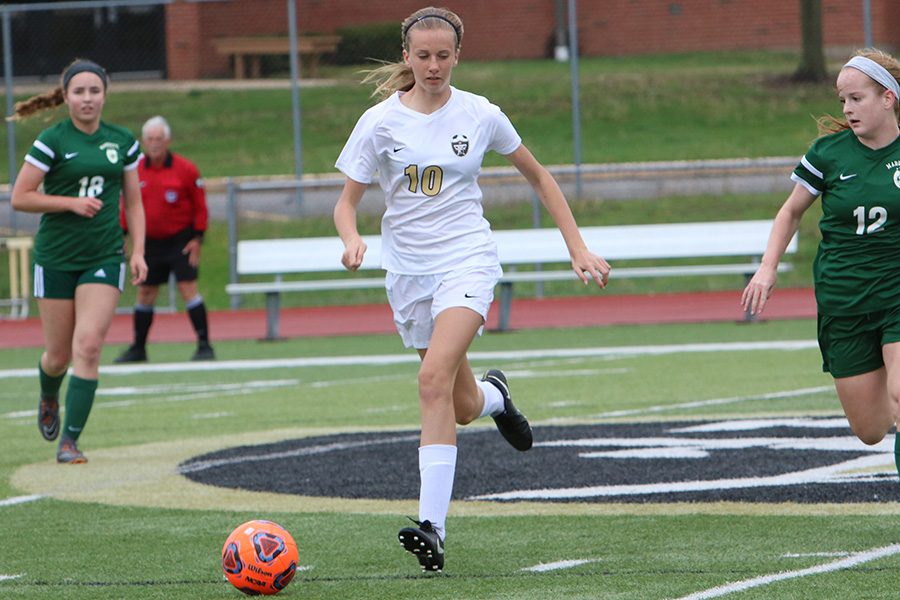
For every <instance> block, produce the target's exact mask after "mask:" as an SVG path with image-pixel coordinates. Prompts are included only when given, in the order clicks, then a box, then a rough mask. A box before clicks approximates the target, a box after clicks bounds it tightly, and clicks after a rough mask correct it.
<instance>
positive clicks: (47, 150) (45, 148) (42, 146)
mask: <svg viewBox="0 0 900 600" xmlns="http://www.w3.org/2000/svg"><path fill="white" fill-rule="evenodd" d="M34 147H35V148H37V149H38V150H40V151H41V152H43V153H44V154H46V155H47V156H49V157H50V158H56V152H54V151H53V150H51V149H50V146H48V145H47V144H45V143H44V142H42V141H41V140H34Z"/></svg>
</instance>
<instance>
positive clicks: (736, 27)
mask: <svg viewBox="0 0 900 600" xmlns="http://www.w3.org/2000/svg"><path fill="white" fill-rule="evenodd" d="M435 4H436V5H439V6H441V5H445V6H447V7H448V8H450V9H452V10H454V11H455V12H457V13H458V14H459V15H460V17H462V19H463V22H464V23H465V25H466V33H465V38H464V40H463V49H464V52H465V57H466V59H468V60H473V59H474V60H478V59H484V60H487V59H515V58H540V57H547V56H551V55H552V48H553V46H554V40H555V31H556V25H557V19H556V0H491V1H490V2H485V1H484V0H450V1H448V2H437V3H435ZM564 4H565V2H564ZM423 5H425V3H424V2H422V1H421V0H391V2H383V1H378V0H297V14H298V30H299V31H300V32H310V33H312V32H315V33H333V32H334V31H335V30H336V29H337V28H340V27H344V26H350V25H360V24H365V23H383V22H396V23H397V24H398V29H399V23H400V21H401V20H402V19H403V18H405V17H406V16H407V15H409V14H410V13H411V12H413V11H415V10H417V9H419V8H421V7H422V6H423ZM822 5H823V8H822V12H823V30H824V32H823V33H824V41H825V45H826V48H827V49H828V50H833V51H835V52H838V53H841V54H846V53H847V52H848V51H849V50H850V49H852V48H856V47H860V46H862V45H863V43H864V40H865V35H864V20H863V2H862V0H822ZM871 8H872V37H873V41H874V44H875V45H876V46H879V47H882V48H884V49H887V50H891V51H896V50H897V49H898V48H900V2H898V0H871ZM286 14H287V9H286V2H285V0H231V1H226V2H199V3H187V2H176V3H173V4H169V5H167V6H166V7H165V32H166V62H167V65H166V71H167V73H168V76H169V78H170V79H195V78H207V77H220V76H227V75H228V73H229V72H230V71H229V69H230V67H229V59H228V57H226V56H222V55H220V54H218V53H216V51H215V49H214V48H213V46H212V43H211V40H212V39H213V38H215V37H221V36H233V35H263V34H287V31H288V27H287V23H286V18H287V17H286ZM578 23H579V30H578V36H579V42H580V46H581V52H582V54H583V55H585V56H617V55H628V54H646V53H657V52H691V51H715V50H748V49H799V48H800V43H801V34H800V0H681V1H671V0H579V2H578ZM397 43H398V46H399V31H398V42H397Z"/></svg>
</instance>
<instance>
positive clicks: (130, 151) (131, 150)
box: [126, 141, 141, 156]
mask: <svg viewBox="0 0 900 600" xmlns="http://www.w3.org/2000/svg"><path fill="white" fill-rule="evenodd" d="M140 147H141V143H140V142H138V141H135V142H134V145H133V146H132V147H131V148H129V149H128V152H127V153H126V154H127V155H128V156H131V155H132V154H134V153H135V152H137V151H138V150H139V149H140Z"/></svg>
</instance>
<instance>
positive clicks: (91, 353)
mask: <svg viewBox="0 0 900 600" xmlns="http://www.w3.org/2000/svg"><path fill="white" fill-rule="evenodd" d="M107 85H108V77H107V75H106V71H105V70H104V69H103V67H101V66H100V65H98V64H96V63H93V62H91V61H87V60H76V61H75V62H73V63H72V64H71V65H69V66H68V67H66V69H65V70H64V71H63V74H62V78H61V82H60V85H59V86H58V87H57V88H55V89H54V90H51V91H50V92H47V93H46V94H41V95H38V96H34V97H32V98H29V99H28V100H25V101H23V102H19V103H18V104H16V110H15V114H14V115H13V116H12V117H10V118H11V119H23V118H25V117H28V116H31V115H32V114H34V113H36V112H39V111H41V110H44V109H48V108H55V107H56V106H59V105H60V104H62V103H65V104H66V105H67V107H68V110H69V118H68V119H66V120H65V121H63V122H61V123H57V124H56V125H54V126H52V127H49V128H48V129H45V130H44V131H42V132H41V133H40V135H38V138H37V140H35V142H34V144H33V145H32V147H31V148H30V149H29V151H28V154H27V155H26V157H25V163H24V164H23V165H22V169H21V170H20V171H19V175H18V177H17V179H16V183H15V186H14V187H13V192H12V205H13V208H15V209H16V210H21V211H25V212H33V213H43V214H42V216H41V223H40V226H39V227H38V232H37V235H36V236H35V248H34V295H35V298H37V303H38V309H39V311H40V315H41V324H42V326H43V330H44V343H45V348H44V352H43V354H42V355H41V359H40V362H39V363H38V375H39V379H40V389H41V391H40V403H39V405H38V427H39V428H40V431H41V434H42V435H43V436H44V438H45V439H46V440H48V441H53V440H55V439H56V438H57V436H59V434H60V427H59V425H60V423H59V389H60V387H61V385H62V381H63V378H64V377H65V374H66V370H67V369H68V367H69V364H70V363H71V364H72V376H71V377H70V379H69V386H68V388H67V390H66V413H65V423H64V424H63V429H62V436H61V437H60V441H59V449H58V451H57V454H56V459H57V461H59V462H61V463H69V464H77V463H83V462H86V461H87V459H86V458H85V457H84V454H82V453H81V452H80V451H79V450H78V446H77V444H76V442H77V440H78V437H79V435H80V434H81V432H82V430H83V429H84V425H85V423H86V422H87V418H88V414H90V410H91V406H92V405H93V402H94V394H95V392H96V390H97V371H98V366H99V362H100V350H101V349H102V347H103V340H104V338H105V337H106V332H107V330H108V329H109V326H110V323H111V322H112V317H113V314H114V313H115V309H116V304H118V302H119V294H120V293H121V292H122V290H123V288H124V285H125V259H124V256H123V255H124V249H123V242H122V239H123V238H122V227H121V225H120V224H119V210H120V198H124V201H125V203H124V206H125V215H126V219H127V221H128V229H129V232H130V233H131V239H132V249H131V250H132V253H131V259H130V261H129V263H130V267H131V281H132V283H133V284H138V283H140V282H142V281H143V280H144V278H145V277H146V275H147V264H146V263H145V262H144V209H143V205H142V204H141V190H140V184H139V182H138V175H137V166H138V162H137V159H138V156H139V154H140V148H139V145H138V143H137V141H136V140H135V138H134V136H133V135H132V134H131V133H130V132H129V131H128V130H127V129H124V128H122V127H117V126H115V125H109V124H107V123H104V122H103V121H101V120H100V115H101V113H102V111H103V104H104V102H105V101H106V88H107ZM42 186H43V187H42Z"/></svg>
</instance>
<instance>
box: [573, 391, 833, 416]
mask: <svg viewBox="0 0 900 600" xmlns="http://www.w3.org/2000/svg"><path fill="white" fill-rule="evenodd" d="M832 390H834V387H832V386H830V385H822V386H819V387H812V388H801V389H799V390H784V391H780V392H768V393H766V394H754V395H752V396H732V397H730V398H712V399H710V400H697V401H696V402H682V403H680V404H662V405H657V406H647V407H645V408H635V409H633V410H612V411H609V412H604V413H599V414H596V415H591V418H594V419H608V418H612V417H630V416H634V415H642V414H649V413H658V412H665V411H669V410H681V409H684V408H704V407H706V406H720V405H722V404H735V403H738V402H748V401H750V400H774V399H778V398H792V397H795V396H811V395H814V394H821V393H824V392H828V391H832Z"/></svg>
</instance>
